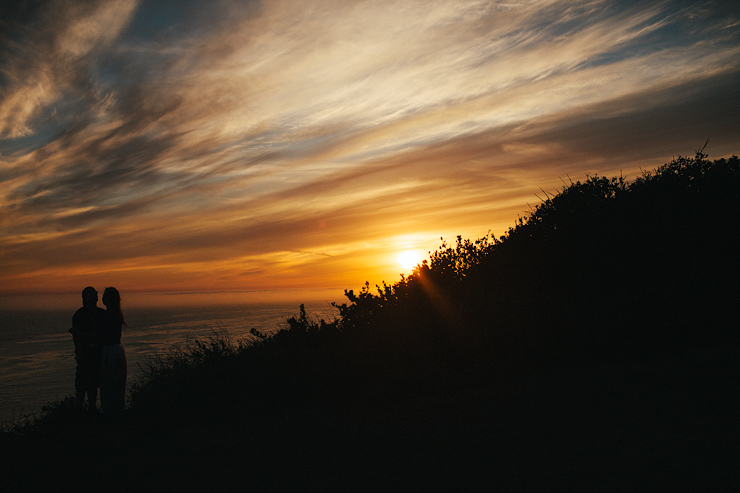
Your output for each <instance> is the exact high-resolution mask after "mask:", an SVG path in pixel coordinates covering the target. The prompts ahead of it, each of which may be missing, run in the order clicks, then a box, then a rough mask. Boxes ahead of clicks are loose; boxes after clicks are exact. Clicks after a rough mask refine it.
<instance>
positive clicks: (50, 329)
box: [0, 302, 336, 422]
mask: <svg viewBox="0 0 740 493" xmlns="http://www.w3.org/2000/svg"><path fill="white" fill-rule="evenodd" d="M305 305H306V310H307V311H308V312H309V313H313V314H314V315H316V316H318V317H321V318H324V319H326V320H331V319H333V317H334V314H335V313H336V312H335V311H334V309H333V308H332V307H331V304H330V303H328V302H314V303H305ZM77 308H78V306H74V305H72V306H71V307H70V308H69V309H64V310H60V309H42V310H38V309H34V310H29V309H13V308H7V307H6V308H2V309H0V422H8V421H15V420H17V419H18V418H19V417H21V416H22V415H23V414H29V413H38V412H39V411H40V410H41V406H42V405H44V404H46V403H48V402H53V401H56V400H60V399H63V398H65V397H67V396H70V395H73V394H74V375H75V360H74V346H73V344H72V336H71V334H69V332H68V330H69V328H70V327H71V326H72V315H73V313H74V311H75V310H76V309H77ZM298 310H299V304H298V303H294V302H291V303H284V302H283V303H262V304H239V305H222V306H216V305H212V306H169V307H164V308H154V307H141V308H137V307H129V308H126V309H125V316H126V322H127V323H128V328H126V329H125V330H124V333H123V337H122V343H123V345H124V347H125V348H126V354H127V357H128V365H129V380H128V381H129V383H130V382H131V381H133V380H135V379H136V378H137V377H139V376H140V375H141V369H140V367H141V365H143V364H146V362H147V360H150V359H151V358H153V357H155V356H157V355H161V354H166V353H167V351H168V350H170V349H172V348H173V347H176V346H177V345H180V344H183V343H186V342H187V341H188V340H193V339H203V338H208V337H209V336H213V335H214V334H218V335H221V334H224V333H226V334H228V336H229V337H231V339H232V340H233V341H236V340H238V339H249V338H250V336H249V330H250V329H251V328H258V329H260V330H262V331H264V332H273V331H277V330H279V329H280V328H281V327H283V326H285V321H286V319H287V318H288V317H290V316H293V315H297V314H298Z"/></svg>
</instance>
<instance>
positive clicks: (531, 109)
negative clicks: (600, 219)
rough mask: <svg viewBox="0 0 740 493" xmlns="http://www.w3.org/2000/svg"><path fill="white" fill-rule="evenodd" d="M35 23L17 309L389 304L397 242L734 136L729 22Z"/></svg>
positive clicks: (1, 197)
mask: <svg viewBox="0 0 740 493" xmlns="http://www.w3.org/2000/svg"><path fill="white" fill-rule="evenodd" d="M34 5H37V6H38V8H37V9H30V8H27V9H26V10H23V9H16V10H12V11H9V12H8V15H7V16H6V17H7V18H8V19H9V20H8V21H6V23H5V26H3V27H7V29H6V32H7V33H8V34H6V35H5V36H4V37H2V38H0V54H1V56H2V58H1V59H0V64H2V65H0V67H1V69H2V72H1V73H2V78H0V82H1V85H0V139H2V140H0V203H2V210H3V212H2V215H1V216H0V228H1V229H0V232H1V233H2V237H0V258H2V262H3V265H4V267H5V268H4V274H2V276H4V277H0V278H4V279H5V281H6V282H4V285H5V286H8V287H7V288H5V289H6V290H7V291H13V290H14V289H21V290H27V289H30V287H31V286H32V285H33V283H34V282H37V281H38V280H39V279H40V278H48V277H49V276H54V275H57V276H59V281H58V283H57V284H54V287H55V289H56V288H58V289H62V288H64V289H68V288H69V287H70V286H71V285H72V284H71V283H73V282H77V281H78V278H79V277H80V276H90V275H92V273H98V274H99V275H101V276H103V275H105V276H109V277H111V278H112V279H111V282H114V281H116V280H119V281H120V282H122V283H124V287H129V288H135V289H144V288H147V287H152V288H157V289H165V288H167V289H169V288H172V287H173V286H177V285H182V287H183V289H194V288H198V289H200V288H202V287H203V283H206V282H211V281H207V280H208V279H209V276H208V275H207V273H208V272H209V271H211V272H218V273H219V274H218V275H217V276H216V275H214V276H212V277H211V279H215V278H218V279H220V280H221V282H223V283H226V284H228V287H229V288H235V287H239V286H244V285H246V284H253V285H270V286H273V287H274V286H278V285H284V286H289V285H290V283H291V282H297V283H302V284H305V285H309V284H310V283H311V279H313V280H315V281H316V282H317V283H320V284H322V285H334V284H342V283H348V282H353V283H357V282H362V281H363V280H364V278H362V276H363V275H365V276H367V277H368V278H370V277H372V276H385V278H386V279H387V278H388V277H389V276H392V275H393V273H394V272H395V271H393V270H391V269H393V267H391V266H389V265H386V264H383V262H385V260H382V259H381V256H382V255H381V253H382V252H385V251H386V250H388V251H390V250H391V249H393V248H398V245H397V243H396V242H395V240H393V241H391V240H389V238H398V237H402V236H404V235H406V236H405V237H407V238H410V237H414V238H416V240H414V241H416V242H417V243H418V244H421V243H424V245H423V247H424V248H433V247H434V246H436V243H435V242H436V241H438V238H439V236H443V235H448V236H449V235H454V234H458V233H459V234H466V235H481V234H484V233H485V232H486V231H487V230H488V229H491V228H492V229H494V230H497V232H501V230H502V229H505V228H506V227H507V226H508V225H509V224H511V223H513V221H514V220H515V218H516V215H517V214H518V213H521V212H522V211H523V210H525V209H526V207H527V206H526V203H527V201H530V202H531V201H532V200H533V198H534V197H533V193H534V192H536V191H537V190H539V188H540V186H557V184H558V183H559V178H560V177H562V176H565V175H567V174H570V175H571V176H576V177H577V176H582V175H583V173H585V172H609V171H613V170H615V169H618V170H624V171H625V172H630V171H632V172H636V170H637V169H638V167H639V166H650V165H654V164H659V163H660V162H662V161H664V160H666V159H669V158H670V156H671V155H672V154H675V153H677V152H684V153H686V152H691V151H692V150H693V149H695V148H696V147H697V146H700V145H701V144H702V143H703V139H705V138H707V137H709V138H713V139H716V140H717V141H718V142H717V144H716V145H717V147H716V148H715V149H717V152H718V153H720V154H722V153H729V152H734V151H735V150H736V146H737V144H738V138H737V135H740V134H738V132H737V130H738V127H740V122H738V118H737V116H735V115H737V114H738V111H737V110H738V108H737V102H738V101H740V98H738V90H737V89H736V87H738V86H740V85H739V84H738V82H740V63H739V62H738V60H740V42H739V40H740V39H739V33H740V25H739V24H738V18H739V17H740V14H739V13H738V12H737V11H736V9H734V8H731V7H727V6H724V7H723V6H722V5H720V4H717V3H714V2H703V3H698V4H697V3H696V2H690V3H686V2H680V1H665V2H651V3H649V4H646V5H643V4H640V3H639V2H637V3H634V4H629V3H625V2H611V1H606V0H594V1H581V2H565V1H558V0H549V1H522V2H490V1H463V2H459V1H450V0H439V1H432V2H429V1H423V2H422V1H408V2H390V1H387V2H386V1H380V0H371V1H348V0H347V1H336V2H320V1H316V2H306V1H297V0H282V1H270V2H256V1H255V2H238V1H226V0H224V1H219V2H208V3H205V2H195V1H190V2H153V1H143V2H137V1H127V0H119V1H99V2H93V1H90V2H84V8H83V6H82V5H83V3H80V4H76V3H70V2H64V1H46V2H39V3H37V4H34ZM723 9H724V10H723ZM707 107H711V108H712V110H713V112H712V114H711V115H706V118H691V119H688V118H687V119H686V120H683V119H682V117H681V116H682V115H683V114H686V115H699V114H701V113H702V109H701V108H705V109H706V108H707ZM718 122H721V123H718ZM637 128H639V129H640V132H639V135H635V129H637ZM710 133H711V134H710ZM687 139H688V140H690V141H689V142H687ZM692 139H693V140H692ZM625 142H627V143H629V147H628V148H626V147H625V145H624V143H625ZM638 150H639V152H638ZM630 160H631V161H630ZM418 238H428V239H427V240H424V241H422V240H419V239H418ZM430 243H433V245H432V244H430ZM384 258H385V257H383V259H384ZM381 264H383V265H381ZM74 272H76V273H78V274H76V275H75V276H72V280H71V281H65V280H63V279H62V278H63V277H65V276H66V279H70V277H69V276H71V273H74ZM362 272H365V273H366V274H362ZM54 273H56V274H54ZM62 273H64V274H62ZM374 280H377V281H379V280H380V279H374ZM65 283H66V284H65ZM209 286H210V285H209ZM75 287H76V285H75ZM350 287H351V286H350Z"/></svg>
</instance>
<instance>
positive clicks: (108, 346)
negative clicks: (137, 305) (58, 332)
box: [70, 286, 127, 419]
mask: <svg viewBox="0 0 740 493" xmlns="http://www.w3.org/2000/svg"><path fill="white" fill-rule="evenodd" d="M103 304H104V305H105V307H106V310H103V309H102V308H100V307H98V292H97V291H96V290H95V288H93V287H92V286H88V287H86V288H85V289H83V290H82V308H80V309H79V310H77V312H75V314H74V316H73V317H72V328H71V329H70V332H71V333H72V338H73V340H74V344H75V359H76V360H77V371H76V374H75V389H76V395H75V403H76V406H77V411H78V412H80V413H82V412H83V411H84V408H85V395H87V409H88V411H90V412H91V413H97V409H96V402H97V397H98V387H99V388H100V408H101V410H102V412H103V416H104V417H106V418H112V419H118V418H121V417H123V412H124V408H125V405H126V373H127V364H126V351H125V350H124V349H123V346H122V345H121V332H122V330H123V327H125V326H126V322H125V321H124V318H123V312H121V295H120V294H119V293H118V290H117V289H116V288H106V289H105V291H104V292H103Z"/></svg>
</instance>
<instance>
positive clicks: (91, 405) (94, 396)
mask: <svg viewBox="0 0 740 493" xmlns="http://www.w3.org/2000/svg"><path fill="white" fill-rule="evenodd" d="M85 394H87V410H88V411H90V412H94V411H96V410H97V406H96V404H97V401H98V388H97V387H95V388H92V389H87V390H85V389H77V393H76V395H75V404H76V405H77V410H78V411H83V410H84V409H85Z"/></svg>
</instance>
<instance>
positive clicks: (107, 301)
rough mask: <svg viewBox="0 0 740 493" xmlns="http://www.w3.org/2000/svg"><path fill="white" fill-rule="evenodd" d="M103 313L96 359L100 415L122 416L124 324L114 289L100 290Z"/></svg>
mask: <svg viewBox="0 0 740 493" xmlns="http://www.w3.org/2000/svg"><path fill="white" fill-rule="evenodd" d="M103 304H104V305H105V307H106V311H105V314H104V315H103V317H102V320H101V324H100V340H101V344H102V346H103V355H102V359H101V362H100V407H101V409H102V411H103V417H106V418H113V419H118V418H122V417H123V410H124V408H125V406H126V373H127V365H126V351H125V350H124V349H123V346H122V345H121V331H122V330H123V327H125V326H126V322H125V321H124V319H123V312H121V295H120V294H119V293H118V290H117V289H116V288H105V292H103Z"/></svg>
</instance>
